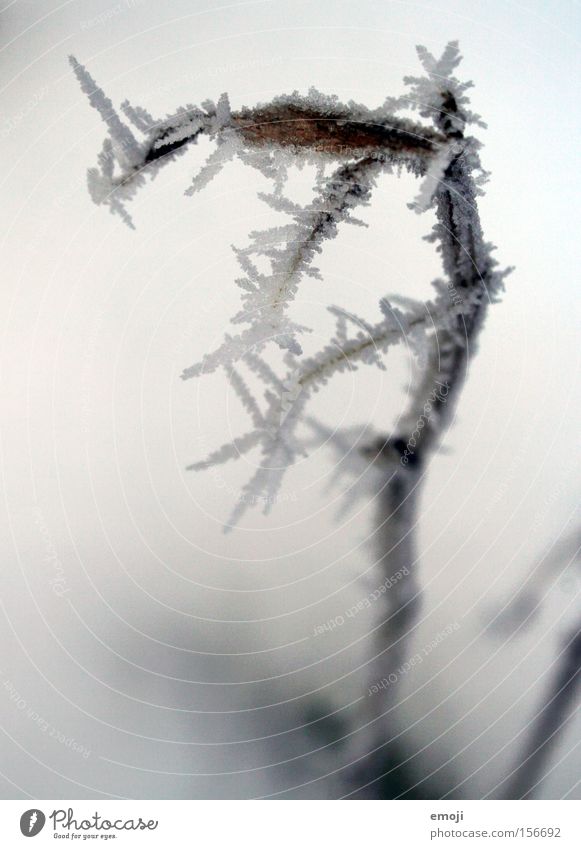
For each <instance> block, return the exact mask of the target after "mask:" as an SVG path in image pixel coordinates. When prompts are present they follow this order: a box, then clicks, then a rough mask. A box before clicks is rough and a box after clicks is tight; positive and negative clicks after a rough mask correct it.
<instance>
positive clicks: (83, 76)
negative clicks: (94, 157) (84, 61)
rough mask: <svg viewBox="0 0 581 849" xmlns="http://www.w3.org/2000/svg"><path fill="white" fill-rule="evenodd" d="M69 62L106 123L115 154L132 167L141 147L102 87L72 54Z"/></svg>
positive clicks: (137, 158) (92, 104)
mask: <svg viewBox="0 0 581 849" xmlns="http://www.w3.org/2000/svg"><path fill="white" fill-rule="evenodd" d="M69 63H70V65H71V67H72V69H73V71H74V73H75V76H76V77H77V79H78V81H79V83H80V84H81V90H82V91H84V92H85V94H86V95H87V96H88V98H89V103H90V104H91V106H92V107H93V108H94V109H96V110H97V112H98V113H99V115H100V116H101V118H102V119H103V121H104V122H105V123H106V124H107V128H108V130H109V135H110V136H111V142H112V146H113V149H114V151H115V156H116V157H117V159H118V160H119V162H120V163H122V164H123V165H125V166H126V167H132V166H134V165H136V164H137V163H139V162H140V161H141V159H142V155H143V149H142V146H141V145H140V143H139V142H138V141H137V139H136V138H135V136H134V135H133V133H132V132H131V130H130V129H129V127H128V126H127V124H124V123H123V121H122V120H121V119H120V117H119V115H118V114H117V112H116V111H115V110H114V109H113V104H112V103H111V101H110V100H109V98H108V97H106V96H105V93H104V92H103V90H102V89H100V88H99V86H98V85H97V83H96V82H95V80H94V79H93V77H92V76H91V75H90V74H89V72H88V71H87V69H86V68H85V67H84V66H83V65H80V64H79V62H77V60H76V59H75V57H74V56H69Z"/></svg>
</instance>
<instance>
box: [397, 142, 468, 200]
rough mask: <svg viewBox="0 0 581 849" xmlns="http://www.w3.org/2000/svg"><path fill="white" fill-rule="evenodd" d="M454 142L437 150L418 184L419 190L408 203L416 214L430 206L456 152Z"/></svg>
mask: <svg viewBox="0 0 581 849" xmlns="http://www.w3.org/2000/svg"><path fill="white" fill-rule="evenodd" d="M456 148H457V146H456V145H455V144H451V145H448V146H446V147H444V148H442V150H441V151H439V153H438V155H437V156H435V157H434V159H433V160H432V161H431V163H430V165H429V167H428V170H427V172H426V176H425V177H424V178H423V180H422V183H421V185H420V190H419V192H418V193H417V195H416V196H415V198H414V199H413V201H412V202H411V203H410V205H409V206H410V209H414V210H415V211H416V212H417V213H418V214H421V213H422V212H426V211H427V210H428V209H430V207H431V206H432V202H433V200H434V195H435V193H436V190H437V188H438V185H439V184H440V183H441V182H442V180H443V179H444V175H445V173H446V169H447V168H448V165H449V164H450V162H451V159H452V156H453V155H454V154H455V153H456V152H457V149H456Z"/></svg>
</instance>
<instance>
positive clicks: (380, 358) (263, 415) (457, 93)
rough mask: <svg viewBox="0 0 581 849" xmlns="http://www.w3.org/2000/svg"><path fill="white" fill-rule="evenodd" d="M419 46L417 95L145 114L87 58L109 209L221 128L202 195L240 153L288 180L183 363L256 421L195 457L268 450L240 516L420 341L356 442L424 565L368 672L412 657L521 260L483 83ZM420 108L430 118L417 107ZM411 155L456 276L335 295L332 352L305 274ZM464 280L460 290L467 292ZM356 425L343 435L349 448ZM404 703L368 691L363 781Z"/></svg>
mask: <svg viewBox="0 0 581 849" xmlns="http://www.w3.org/2000/svg"><path fill="white" fill-rule="evenodd" d="M418 55H419V58H420V61H421V64H422V67H423V75H422V76H419V77H409V78H406V79H405V82H406V84H407V86H408V91H407V93H406V94H405V95H402V96H401V97H395V98H393V97H391V98H387V99H386V100H385V102H384V104H383V105H382V106H380V107H378V108H376V109H370V108H368V107H366V106H363V105H361V104H358V103H354V102H349V103H341V102H340V101H339V100H338V99H337V98H336V97H334V96H331V97H329V96H326V95H323V94H321V93H320V92H318V91H317V90H315V89H310V91H309V92H308V94H307V95H300V94H299V93H297V92H294V93H293V94H291V95H288V96H281V97H277V98H275V99H274V100H272V101H271V102H269V103H266V104H260V105H258V106H255V107H253V108H247V107H243V108H241V109H238V110H235V109H232V107H231V106H230V104H229V101H228V98H227V96H226V95H222V96H221V97H220V98H219V100H218V102H217V103H213V102H211V101H205V102H204V103H202V104H201V105H200V106H193V105H189V104H188V105H186V106H185V107H182V108H180V109H178V110H177V111H176V112H174V113H173V114H172V115H169V116H166V117H165V118H158V119H154V118H153V117H152V116H151V115H149V113H148V112H147V111H146V110H144V109H142V108H139V107H134V106H131V105H130V104H129V103H127V102H126V103H124V104H123V105H122V107H121V108H122V113H123V116H124V118H125V119H126V121H127V122H129V124H131V125H132V128H133V129H131V128H130V127H129V124H128V123H126V121H125V120H124V119H123V118H122V117H120V116H119V115H118V114H117V113H116V112H115V110H114V109H113V107H112V105H111V103H110V101H109V100H108V99H107V98H106V97H105V95H104V94H103V92H102V91H101V90H100V89H99V88H98V87H97V86H96V84H95V82H94V81H93V80H92V78H91V77H90V75H89V73H88V72H87V70H86V69H85V68H84V67H82V66H81V65H79V64H78V63H77V62H76V60H74V59H71V63H72V65H73V68H74V71H75V73H76V75H77V77H78V79H79V80H80V83H81V86H82V88H83V90H84V91H85V92H86V93H87V94H88V96H89V99H90V102H91V104H92V105H93V106H94V107H95V108H96V109H97V110H98V111H99V113H100V115H101V117H102V118H103V120H104V121H105V123H106V124H107V127H108V131H109V136H108V138H107V140H106V142H105V144H104V146H103V150H102V152H101V154H100V155H99V160H98V167H97V168H93V169H91V170H90V171H89V190H90V192H91V196H92V198H93V200H94V201H95V202H96V203H99V204H104V205H107V206H109V208H110V210H111V212H113V213H115V214H118V215H120V216H121V217H122V218H123V220H124V221H125V222H126V223H127V224H129V225H130V226H133V223H132V221H131V218H130V216H129V213H128V211H127V205H128V202H129V201H130V200H131V198H132V197H133V195H134V194H135V192H136V191H137V189H138V188H139V187H140V186H142V185H144V184H145V182H146V180H147V179H148V178H150V177H151V178H153V177H155V175H156V174H157V172H158V171H159V169H160V168H162V167H163V166H165V165H167V164H168V163H169V162H171V161H172V160H173V159H175V157H177V156H181V155H182V154H184V152H185V151H186V150H187V147H188V145H190V144H193V143H195V141H196V140H197V139H198V138H199V137H200V136H201V135H206V136H209V137H210V138H211V139H212V140H213V141H214V142H215V149H214V151H213V153H212V154H211V155H210V157H209V158H208V160H207V162H206V165H205V166H204V167H203V168H202V170H201V172H200V173H199V174H198V175H196V177H195V178H194V179H193V181H192V184H191V185H190V186H189V187H188V188H187V190H186V194H192V193H193V192H195V191H198V190H200V189H202V188H203V187H204V186H205V185H207V183H208V182H209V181H210V180H211V179H212V178H213V177H214V176H215V175H216V174H217V173H218V172H219V170H220V169H221V168H222V167H223V166H224V165H225V164H226V163H227V162H228V161H229V160H231V159H233V158H238V159H240V160H241V161H242V162H244V163H246V164H248V165H250V166H252V167H254V168H257V169H259V170H260V172H261V173H262V174H264V175H265V176H266V177H267V178H268V179H270V180H271V181H272V192H271V193H270V194H263V195H261V198H262V200H264V202H265V203H267V204H269V205H270V206H271V207H272V208H274V209H275V210H277V211H279V212H281V213H283V214H286V215H287V216H288V223H287V224H286V225H285V226H281V227H274V228H272V229H269V230H265V231H262V232H253V233H251V234H250V244H249V245H248V246H247V247H244V248H235V249H234V250H235V254H236V257H237V260H238V262H239V264H240V267H241V270H242V276H241V277H240V278H239V279H238V280H237V281H236V283H237V285H238V287H239V288H240V290H241V306H240V309H239V311H238V312H237V313H236V314H235V315H234V316H233V318H232V326H233V329H232V330H231V332H230V333H227V334H225V336H224V339H223V341H222V343H221V344H220V345H219V346H218V348H217V349H216V350H215V351H212V352H209V353H207V354H206V355H205V356H204V357H203V359H202V360H201V361H200V362H198V363H195V364H194V365H190V366H188V367H187V368H185V370H184V371H183V374H182V377H183V379H184V380H188V379H192V378H201V377H202V376H203V375H204V374H206V373H208V372H213V371H215V370H217V369H222V370H223V371H224V373H225V377H226V378H227V379H228V380H229V381H230V383H231V385H232V387H233V389H234V391H235V392H236V393H237V394H238V396H239V398H240V400H241V402H242V404H243V406H244V408H245V410H246V412H247V414H248V419H249V427H248V429H247V431H246V432H244V433H241V434H240V435H239V436H238V437H236V438H235V439H234V440H233V441H232V442H230V443H229V444H227V445H223V446H222V447H219V448H217V449H216V450H215V451H214V452H213V453H212V454H210V456H209V457H207V458H205V459H202V460H198V461H197V462H195V463H193V464H192V465H190V466H189V468H190V469H192V470H194V471H197V472H203V470H204V469H207V468H209V467H211V466H214V465H220V464H223V463H226V462H229V461H231V460H235V459H237V458H238V457H240V456H241V455H242V454H244V453H245V452H248V451H250V450H253V449H259V450H260V452H261V462H260V466H259V468H258V471H257V472H256V474H255V475H254V477H253V478H252V479H251V480H250V481H249V482H248V484H247V485H246V488H245V491H244V494H243V495H244V497H243V498H241V499H240V500H239V502H238V503H237V504H236V505H235V507H234V512H233V515H232V517H231V519H230V522H229V525H228V527H232V526H233V525H234V524H236V523H237V522H238V521H239V520H240V518H241V515H242V514H243V512H244V510H245V509H246V508H247V506H248V505H251V504H257V503H261V504H263V505H264V509H265V511H268V510H269V509H271V508H272V505H273V504H274V502H275V496H276V493H277V490H278V488H279V486H280V484H281V480H282V479H283V476H284V474H285V471H286V470H287V469H288V468H289V467H290V466H291V465H292V464H293V463H294V462H295V461H296V459H297V458H298V457H300V456H302V455H303V454H304V453H306V452H307V451H308V448H309V445H311V444H312V438H313V432H315V433H316V432H317V428H318V429H319V433H320V434H321V433H322V432H324V425H321V424H320V423H316V422H314V421H313V420H312V418H310V416H309V413H308V403H309V400H310V399H311V397H312V396H313V394H314V393H316V392H318V391H320V390H322V389H324V387H325V386H326V384H327V383H328V382H329V381H330V380H332V379H333V378H334V377H335V375H336V374H337V373H339V372H341V371H344V370H354V369H357V368H359V367H363V366H376V367H378V368H380V369H381V368H385V365H384V362H385V358H386V355H387V353H388V351H389V349H390V348H391V347H392V346H395V345H399V344H400V343H401V342H402V341H404V340H405V341H406V342H407V343H408V344H410V345H411V346H412V348H413V349H414V350H416V351H418V352H421V354H422V357H421V360H422V363H423V370H422V373H421V376H420V379H419V380H418V382H417V385H416V386H415V388H414V390H413V392H412V393H411V397H410V400H409V404H408V408H407V410H406V412H405V415H404V416H403V418H402V419H400V423H399V426H398V432H397V433H392V434H386V435H383V436H378V435H377V434H376V435H375V436H374V438H373V440H370V442H369V443H368V444H365V445H358V446H357V448H356V450H355V452H354V454H353V462H354V463H355V464H357V462H360V463H361V465H362V468H363V467H365V466H371V467H372V474H370V475H365V476H364V477H365V479H366V481H367V482H368V483H369V485H371V486H373V487H375V488H376V490H377V493H378V495H380V497H379V498H378V499H377V503H378V504H379V507H378V510H379V513H378V521H377V532H376V539H377V542H378V549H379V558H378V563H377V567H378V569H379V570H380V571H381V572H382V574H383V575H387V576H389V575H392V574H394V573H395V572H398V571H401V569H402V567H404V566H405V567H406V571H404V572H403V574H407V573H408V572H409V578H406V580H402V581H400V582H399V583H398V584H397V588H396V590H395V591H393V592H391V593H389V594H386V601H385V604H386V607H385V608H384V610H383V611H382V612H381V614H380V616H381V619H380V625H378V628H377V629H376V630H377V633H378V638H379V648H378V653H377V656H376V658H375V660H374V662H373V664H372V666H371V670H370V675H371V680H372V681H374V680H377V679H380V678H381V677H383V676H388V675H389V674H390V673H392V672H393V670H394V669H395V668H397V664H398V663H401V659H402V657H405V653H403V647H404V645H405V642H406V640H407V639H408V638H409V636H410V635H412V636H413V626H414V620H415V614H416V611H417V608H418V600H419V590H418V584H417V568H416V553H415V546H414V536H415V535H414V529H415V527H416V524H417V519H418V515H417V505H418V492H419V489H420V485H421V482H422V480H423V470H424V468H425V464H426V460H427V458H428V457H429V455H430V453H432V452H433V451H434V450H435V449H436V448H437V447H438V444H439V440H440V438H441V435H442V433H443V429H444V427H445V425H446V423H447V422H448V421H449V420H450V418H451V416H452V415H453V411H454V408H455V405H456V403H457V400H458V396H459V393H460V389H461V386H462V383H463V380H464V378H465V376H466V372H467V369H468V363H469V358H470V357H471V356H472V355H473V354H474V351H475V346H476V343H477V338H478V335H479V332H480V330H481V328H482V326H483V322H484V319H485V316H486V313H487V310H488V307H489V305H490V304H491V303H493V302H495V301H496V300H498V298H499V295H500V293H501V291H502V289H503V281H504V277H505V275H506V274H507V271H500V270H498V268H497V263H496V261H495V260H494V258H493V256H492V250H493V246H492V245H490V244H489V243H487V242H486V241H485V240H484V237H483V234H482V230H481V226H480V220H479V216H478V211H477V198H478V196H479V195H480V194H481V193H482V186H483V184H484V182H485V181H486V178H487V174H486V172H484V171H483V169H482V167H481V164H480V159H479V149H480V144H479V142H478V141H477V140H476V139H475V138H474V137H473V136H472V135H470V134H469V132H468V129H469V128H470V126H471V125H474V126H483V124H482V121H481V120H480V118H479V116H478V115H476V114H475V113H473V112H472V111H470V110H469V108H468V107H469V102H468V96H467V90H468V88H469V87H470V83H466V82H461V81H460V80H458V79H457V78H456V77H455V75H454V72H455V69H456V67H457V65H458V63H459V62H460V54H459V50H458V45H457V43H456V42H450V43H449V44H448V46H447V47H446V49H445V51H444V53H443V55H442V57H441V58H440V59H436V58H434V57H433V56H432V55H431V54H430V53H429V52H428V51H427V50H426V49H425V48H424V47H420V48H418ZM410 111H412V112H413V111H415V112H416V113H418V115H419V117H420V119H423V120H422V121H421V122H415V121H412V120H410V118H409V117H406V115H407V113H409V112H410ZM404 113H405V114H404ZM305 162H308V163H312V164H315V165H316V167H317V179H316V185H315V187H314V196H313V200H312V201H311V203H309V204H307V205H305V206H300V205H298V204H295V203H293V202H291V201H290V199H289V198H287V197H286V196H285V194H284V188H285V181H286V176H287V171H288V169H289V168H290V167H292V166H293V165H296V164H299V165H301V164H303V163H305ZM402 169H404V170H406V171H408V172H409V173H411V174H412V175H414V176H416V177H417V178H419V179H420V180H421V184H420V187H419V191H418V193H417V196H416V198H415V199H414V200H413V201H412V202H411V203H410V207H411V208H412V209H415V211H416V212H418V213H423V212H425V211H426V210H433V211H434V212H435V217H436V223H435V225H434V226H433V228H432V230H431V232H430V233H429V234H428V235H427V236H426V238H427V239H428V240H429V241H430V242H433V243H434V244H435V246H436V249H437V251H438V252H439V254H440V258H441V263H442V271H443V276H442V277H441V278H439V279H437V280H435V281H434V282H433V288H434V296H433V298H432V299H430V300H428V301H425V302H421V301H414V300H410V299H403V298H397V297H393V296H392V297H387V296H385V295H384V293H378V301H379V309H378V311H377V314H376V315H375V316H372V317H370V318H365V317H359V316H357V315H354V314H352V313H350V312H348V311H346V310H344V309H342V308H340V307H337V306H330V307H329V309H330V310H331V312H332V314H333V316H334V318H335V321H336V326H335V331H334V335H333V337H332V338H331V339H329V341H328V342H327V344H325V345H323V346H322V347H321V349H320V350H319V351H318V352H317V353H315V354H313V355H310V356H307V355H305V354H304V353H303V349H302V345H301V337H302V335H303V334H304V333H305V332H308V330H309V329H310V328H306V327H303V326H300V325H298V324H297V323H296V322H295V321H293V319H292V315H291V307H292V303H293V300H294V298H295V296H296V293H297V291H298V287H299V285H301V283H302V281H303V279H304V278H305V277H312V278H315V279H317V280H319V278H320V274H319V272H318V270H317V269H316V267H315V265H314V264H313V262H314V260H315V258H316V254H318V253H320V252H321V250H322V248H323V246H324V243H325V242H326V241H327V240H330V239H333V238H335V237H336V236H337V234H338V232H339V230H340V229H341V227H342V226H343V225H344V224H348V223H351V224H360V223H361V222H360V221H358V219H357V218H356V217H355V215H354V213H355V212H356V210H357V209H358V208H360V207H362V206H365V205H367V204H369V203H370V201H371V198H372V194H373V190H374V186H375V184H376V181H377V179H378V177H379V176H380V175H381V174H384V173H400V172H401V170H402ZM265 260H266V262H265ZM265 265H267V266H268V270H267V271H264V270H263V269H264V266H265ZM317 285H324V284H323V282H322V281H320V282H319V283H318V284H317ZM450 291H453V292H454V293H456V297H454V298H453V299H452V298H451V297H450ZM331 300H332V299H331V298H329V301H331ZM273 344H274V345H276V346H278V347H279V348H282V349H284V351H285V354H284V371H283V372H282V373H277V372H276V371H275V369H274V368H273V366H272V364H271V363H272V360H271V359H269V351H270V350H271V348H272V345H273ZM245 372H246V373H251V374H252V375H254V377H255V378H257V379H258V380H259V381H260V382H261V384H262V386H263V397H262V398H256V397H254V395H253V394H252V393H251V392H250V390H249V388H248V385H247V383H246V382H245V379H244V373H245ZM435 390H437V391H435ZM321 428H322V429H323V431H322V430H321ZM352 437H353V434H350V433H347V434H343V435H341V434H339V435H336V437H335V443H334V444H335V447H337V446H338V445H339V446H340V443H341V439H344V440H346V443H345V444H348V443H349V440H350V439H352ZM356 474H358V472H356ZM388 595H389V598H387V596H388ZM386 641H387V643H386ZM392 708H393V695H392V692H387V691H386V692H385V695H384V696H383V697H381V696H380V697H378V698H376V699H374V700H373V702H372V703H371V702H370V701H369V700H368V702H367V704H366V709H367V710H368V711H369V715H368V717H367V721H366V722H365V723H364V728H365V730H364V731H362V733H360V734H359V735H358V746H359V751H358V750H357V747H354V748H353V760H354V761H355V762H357V763H358V764H359V766H360V767H361V770H362V771H361V772H360V773H359V774H358V778H357V781H356V782H355V784H356V785H357V787H358V788H362V787H364V786H365V785H368V786H369V787H372V786H374V780H375V779H374V778H373V776H372V775H369V779H368V781H365V780H362V779H365V778H366V772H365V771H366V770H368V769H369V767H370V764H373V761H372V760H370V758H369V755H370V753H372V752H373V751H374V749H375V748H379V747H381V746H383V745H384V743H385V740H386V739H388V738H386V734H388V733H389V723H390V721H391V720H390V716H389V714H390V713H391V710H392ZM362 792H363V791H362Z"/></svg>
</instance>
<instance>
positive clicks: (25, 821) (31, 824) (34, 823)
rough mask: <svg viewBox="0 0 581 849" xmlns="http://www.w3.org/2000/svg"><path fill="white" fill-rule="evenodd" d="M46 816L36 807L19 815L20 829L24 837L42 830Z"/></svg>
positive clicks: (32, 835) (31, 835)
mask: <svg viewBox="0 0 581 849" xmlns="http://www.w3.org/2000/svg"><path fill="white" fill-rule="evenodd" d="M45 822H46V817H45V815H44V814H43V812H42V811H39V810H38V808H31V810H30V811H25V812H24V813H23V814H22V816H21V817H20V831H21V832H22V833H23V835H24V836H25V837H36V835H37V834H38V833H39V832H41V831H42V829H43V828H44V824H45Z"/></svg>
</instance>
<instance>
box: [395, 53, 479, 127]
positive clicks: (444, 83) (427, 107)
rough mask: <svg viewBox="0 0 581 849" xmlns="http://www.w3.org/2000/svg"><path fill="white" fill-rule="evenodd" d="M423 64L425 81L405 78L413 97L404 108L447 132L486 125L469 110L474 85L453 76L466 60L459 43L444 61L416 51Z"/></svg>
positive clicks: (406, 102) (406, 98) (445, 54)
mask: <svg viewBox="0 0 581 849" xmlns="http://www.w3.org/2000/svg"><path fill="white" fill-rule="evenodd" d="M416 50H417V53H418V56H419V58H420V62H421V63H422V66H423V68H424V71H425V72H426V75H425V76H423V77H410V76H408V77H404V82H405V83H406V84H407V85H409V86H410V87H411V92H410V94H409V96H407V97H404V98H401V99H400V105H401V104H402V103H405V105H406V106H408V107H410V106H411V108H413V109H417V110H418V112H419V114H420V115H421V116H422V118H430V119H431V120H432V121H433V122H434V124H435V125H436V126H437V127H439V128H441V129H444V130H446V131H447V132H455V133H462V132H463V131H464V128H465V126H466V125H467V124H477V125H478V126H480V127H486V124H485V123H484V122H483V121H482V119H481V118H480V115H477V114H476V113H475V112H471V111H470V110H469V109H468V108H467V107H468V104H469V103H470V100H469V98H468V96H467V95H466V91H468V89H470V88H472V85H473V84H472V82H470V81H468V82H460V81H459V80H458V79H457V78H456V77H454V76H453V72H454V70H455V69H456V67H457V66H458V65H459V64H460V62H461V60H462V56H461V55H460V50H459V47H458V42H457V41H451V42H450V43H449V44H448V45H447V46H446V49H445V50H444V52H443V54H442V56H441V57H440V59H435V58H434V56H432V54H431V53H430V52H429V51H428V50H426V48H425V47H417V48H416Z"/></svg>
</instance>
